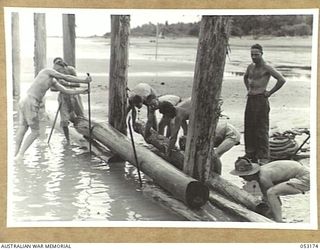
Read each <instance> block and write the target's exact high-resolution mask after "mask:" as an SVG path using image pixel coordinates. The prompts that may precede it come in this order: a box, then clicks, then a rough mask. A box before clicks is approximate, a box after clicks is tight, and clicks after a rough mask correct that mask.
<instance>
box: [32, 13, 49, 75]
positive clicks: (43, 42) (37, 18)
mask: <svg viewBox="0 0 320 250" xmlns="http://www.w3.org/2000/svg"><path fill="white" fill-rule="evenodd" d="M34 36H35V37H34V74H35V76H36V75H37V74H38V73H39V71H40V70H42V69H43V68H45V67H46V66H47V31H46V14H43V13H34Z"/></svg>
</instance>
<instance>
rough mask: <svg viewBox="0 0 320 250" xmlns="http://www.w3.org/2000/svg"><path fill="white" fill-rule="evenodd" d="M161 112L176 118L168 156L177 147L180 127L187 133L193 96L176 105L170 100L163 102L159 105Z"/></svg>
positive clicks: (184, 133) (170, 117) (169, 117)
mask: <svg viewBox="0 0 320 250" xmlns="http://www.w3.org/2000/svg"><path fill="white" fill-rule="evenodd" d="M159 112H160V113H161V114H163V115H164V116H166V117H168V119H174V121H173V125H172V128H171V134H170V137H169V146H168V148H167V152H166V154H167V156H170V152H171V150H172V149H173V148H174V147H175V144H176V141H177V138H178V132H179V130H180V127H182V129H183V135H187V132H188V124H187V120H189V116H190V112H191V97H189V98H188V99H186V100H184V101H182V102H180V103H179V104H178V105H176V106H173V105H172V104H171V103H169V102H162V103H160V105H159Z"/></svg>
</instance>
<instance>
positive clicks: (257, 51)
mask: <svg viewBox="0 0 320 250" xmlns="http://www.w3.org/2000/svg"><path fill="white" fill-rule="evenodd" d="M262 55H263V49H262V46H261V45H259V44H255V45H252V47H251V58H252V62H253V63H251V64H250V65H249V66H248V68H247V71H246V73H245V74H244V78H243V79H244V84H245V86H246V88H247V91H248V92H247V104H246V109H245V121H244V123H245V124H244V142H245V152H246V154H245V157H247V158H249V159H250V160H252V161H253V162H259V163H260V164H264V163H267V162H268V161H269V155H270V153H269V111H270V106H269V100H268V98H269V97H270V96H271V95H272V94H274V93H275V92H277V91H278V90H279V89H280V88H281V87H282V86H283V84H284V83H285V82H286V80H285V79H284V77H283V76H282V75H281V74H280V73H279V72H278V71H276V70H275V69H274V68H273V67H272V66H270V65H268V64H267V63H266V62H265V61H264V60H263V58H262ZM271 76H272V77H273V78H275V79H276V80H277V83H276V84H275V85H274V87H273V88H272V89H271V90H267V86H268V83H269V80H270V77H271Z"/></svg>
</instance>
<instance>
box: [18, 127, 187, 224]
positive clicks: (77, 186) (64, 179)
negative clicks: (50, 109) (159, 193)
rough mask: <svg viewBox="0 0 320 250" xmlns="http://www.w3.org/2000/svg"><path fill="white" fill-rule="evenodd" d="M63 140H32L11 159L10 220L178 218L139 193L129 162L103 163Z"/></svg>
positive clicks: (57, 135) (54, 136)
mask: <svg viewBox="0 0 320 250" xmlns="http://www.w3.org/2000/svg"><path fill="white" fill-rule="evenodd" d="M49 129H50V128H47V130H49ZM47 132H48V131H47ZM63 140H64V138H63V135H61V134H58V133H55V134H54V135H53V136H52V139H51V142H50V146H49V147H48V145H47V143H46V139H45V140H37V141H36V142H35V143H34V144H33V145H32V146H31V147H30V148H29V149H28V150H27V152H26V154H25V158H24V160H22V161H20V162H16V163H15V164H14V171H13V176H12V177H13V178H12V179H13V190H12V197H13V199H12V200H13V206H12V207H13V211H12V216H13V220H14V221H17V222H37V221H103V220H104V221H106V220H110V221H111V220H112V221H126V220H127V221H136V220H166V221H174V220H184V219H183V218H181V217H180V216H178V215H176V214H174V213H173V212H171V211H169V210H168V209H165V208H162V207H160V206H159V205H158V204H156V203H154V202H153V201H152V200H150V199H148V198H146V197H144V196H143V193H142V192H141V189H140V186H139V178H138V175H137V171H136V169H135V168H134V167H133V166H132V165H130V164H128V163H110V164H109V165H106V164H105V163H104V162H102V161H101V160H100V159H98V158H95V157H91V156H90V155H89V153H87V152H86V151H83V150H81V149H80V148H79V147H77V146H72V145H71V146H70V145H69V146H68V145H65V144H63ZM142 177H143V176H142ZM143 179H144V177H143Z"/></svg>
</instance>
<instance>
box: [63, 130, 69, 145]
mask: <svg viewBox="0 0 320 250" xmlns="http://www.w3.org/2000/svg"><path fill="white" fill-rule="evenodd" d="M62 129H63V133H64V136H65V138H66V140H67V144H70V136H69V128H68V126H64V127H62Z"/></svg>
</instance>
